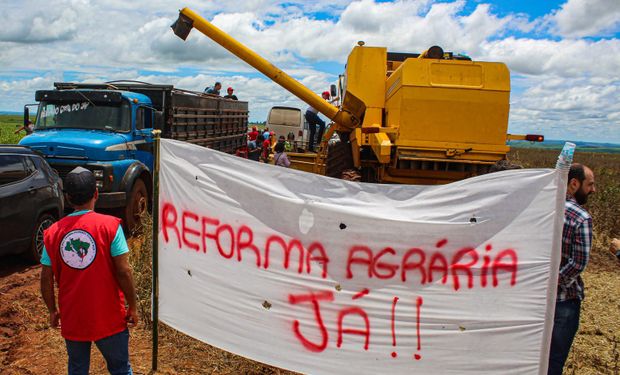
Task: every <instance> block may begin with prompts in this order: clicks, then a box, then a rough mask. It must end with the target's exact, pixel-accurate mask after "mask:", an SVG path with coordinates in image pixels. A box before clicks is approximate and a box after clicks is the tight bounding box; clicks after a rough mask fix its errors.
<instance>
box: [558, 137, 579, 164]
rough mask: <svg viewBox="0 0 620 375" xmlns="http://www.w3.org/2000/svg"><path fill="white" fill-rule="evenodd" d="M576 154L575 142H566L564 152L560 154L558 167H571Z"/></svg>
mask: <svg viewBox="0 0 620 375" xmlns="http://www.w3.org/2000/svg"><path fill="white" fill-rule="evenodd" d="M574 154H575V144H574V143H571V142H566V143H564V147H562V152H560V155H559V156H558V162H557V164H556V165H555V168H556V169H569V168H570V165H571V164H572V163H573V155H574Z"/></svg>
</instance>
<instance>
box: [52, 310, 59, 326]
mask: <svg viewBox="0 0 620 375" xmlns="http://www.w3.org/2000/svg"><path fill="white" fill-rule="evenodd" d="M50 327H52V328H60V312H58V311H52V312H50Z"/></svg>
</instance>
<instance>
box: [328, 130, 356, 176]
mask: <svg viewBox="0 0 620 375" xmlns="http://www.w3.org/2000/svg"><path fill="white" fill-rule="evenodd" d="M347 135H348V134H347ZM340 139H341V141H340V142H336V143H334V144H331V145H329V148H328V149H327V159H326V160H325V175H326V176H329V177H335V178H341V177H342V172H344V171H346V170H348V169H352V168H353V154H352V149H351V142H349V141H348V137H343V136H341V137H340Z"/></svg>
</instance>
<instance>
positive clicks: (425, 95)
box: [172, 8, 543, 184]
mask: <svg viewBox="0 0 620 375" xmlns="http://www.w3.org/2000/svg"><path fill="white" fill-rule="evenodd" d="M192 28H196V29H197V30H199V31H201V32H202V33H204V34H205V35H206V36H208V37H209V38H211V39H213V40H214V41H215V42H216V43H218V44H220V45H221V46H223V47H224V48H226V49H227V50H229V51H230V52H232V53H233V54H235V55H236V56H237V57H239V58H240V59H242V60H243V61H245V62H246V63H248V64H250V65H251V66H253V67H254V68H256V69H257V70H259V71H260V72H262V73H263V74H265V75H266V76H267V77H269V78H270V79H272V80H273V81H275V82H276V83H278V84H279V85H280V86H282V87H284V88H285V89H287V90H288V91H290V92H291V93H293V94H294V95H296V96H297V97H298V98H300V99H301V100H302V101H304V102H306V103H308V104H309V105H311V106H312V107H314V108H316V109H317V110H318V111H319V112H321V113H322V114H324V115H325V116H327V117H328V118H330V119H331V120H332V121H333V124H332V126H331V127H330V129H329V131H328V132H327V133H326V134H325V136H324V137H323V141H322V142H321V147H320V148H319V151H318V153H316V154H315V153H293V154H290V155H289V156H290V157H291V159H292V160H293V166H294V167H295V168H298V169H302V170H306V171H309V172H314V173H321V174H326V175H329V176H332V177H342V174H343V172H344V173H345V175H349V176H350V175H351V171H353V172H354V174H359V176H360V177H361V179H362V180H363V181H369V182H388V183H407V184H439V183H447V182H451V181H456V180H460V179H464V178H467V177H472V176H476V175H479V174H484V173H487V172H488V170H489V168H490V167H491V166H492V165H493V164H495V163H497V162H499V161H501V160H504V159H505V158H506V154H507V153H508V151H509V150H510V147H509V146H507V145H506V141H507V140H510V139H527V140H531V141H542V140H543V137H542V136H540V135H527V136H525V135H523V136H517V135H510V134H507V129H508V112H509V98H510V72H509V71H508V68H507V67H506V65H504V64H502V63H494V62H479V61H471V60H470V59H468V58H467V59H464V58H461V57H460V56H457V57H455V56H453V55H452V54H451V53H444V52H443V50H442V49H441V48H439V47H436V46H435V47H431V48H430V49H429V50H427V51H425V52H423V53H422V54H419V55H417V54H403V53H389V52H387V49H386V48H385V47H366V46H364V45H363V43H361V42H360V43H358V46H356V47H354V48H353V50H352V51H351V54H350V55H349V57H348V59H347V65H346V71H345V74H344V75H343V76H342V79H341V82H340V85H339V86H340V91H341V92H340V95H341V98H342V99H341V102H340V103H341V104H340V106H339V107H336V106H333V105H331V104H329V103H327V102H326V101H325V100H323V99H322V98H321V97H319V96H318V95H316V94H315V93H314V92H313V91H311V90H310V89H308V88H307V87H305V86H304V85H302V84H301V83H299V82H298V81H296V80H295V79H293V78H291V77H290V76H289V75H287V74H286V73H284V72H283V71H282V70H280V69H278V68H277V67H275V66H274V65H272V64H271V63H269V62H268V61H267V60H265V59H264V58H262V57H261V56H259V55H258V54H256V53H255V52H254V51H252V50H250V49H248V48H247V47H246V46H244V45H242V44H241V43H239V42H238V41H236V40H235V39H233V38H232V37H230V36H229V35H228V34H226V33H224V32H223V31H222V30H220V29H218V28H217V27H215V26H213V25H212V24H211V23H209V22H208V21H206V20H205V19H204V18H202V17H200V16H199V15H198V14H196V13H195V12H193V11H192V10H190V9H188V8H185V9H183V10H181V12H180V14H179V19H178V20H177V21H176V22H175V23H174V24H173V25H172V29H173V30H174V32H175V34H176V35H177V36H179V37H180V38H182V39H184V40H185V39H186V38H187V36H188V35H189V32H190V31H191V29H192ZM334 132H337V133H338V135H339V137H340V139H341V142H339V143H337V144H335V145H332V146H330V147H329V148H328V147H327V142H326V140H328V139H330V138H331V136H332V134H333V133H334Z"/></svg>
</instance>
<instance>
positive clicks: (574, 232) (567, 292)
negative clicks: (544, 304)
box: [557, 195, 592, 301]
mask: <svg viewBox="0 0 620 375" xmlns="http://www.w3.org/2000/svg"><path fill="white" fill-rule="evenodd" d="M591 247H592V217H591V216H590V214H589V213H588V211H586V210H585V209H584V208H583V207H581V206H580V205H579V204H578V203H577V201H576V200H575V198H573V197H571V196H569V195H567V196H566V211H565V212H564V230H563V232H562V261H561V263H560V274H559V277H558V298H557V300H558V301H567V300H571V299H577V298H579V299H580V300H583V298H584V293H583V280H582V279H581V276H580V274H581V272H583V270H584V269H585V268H586V265H587V264H588V259H589V258H590V248H591Z"/></svg>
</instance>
